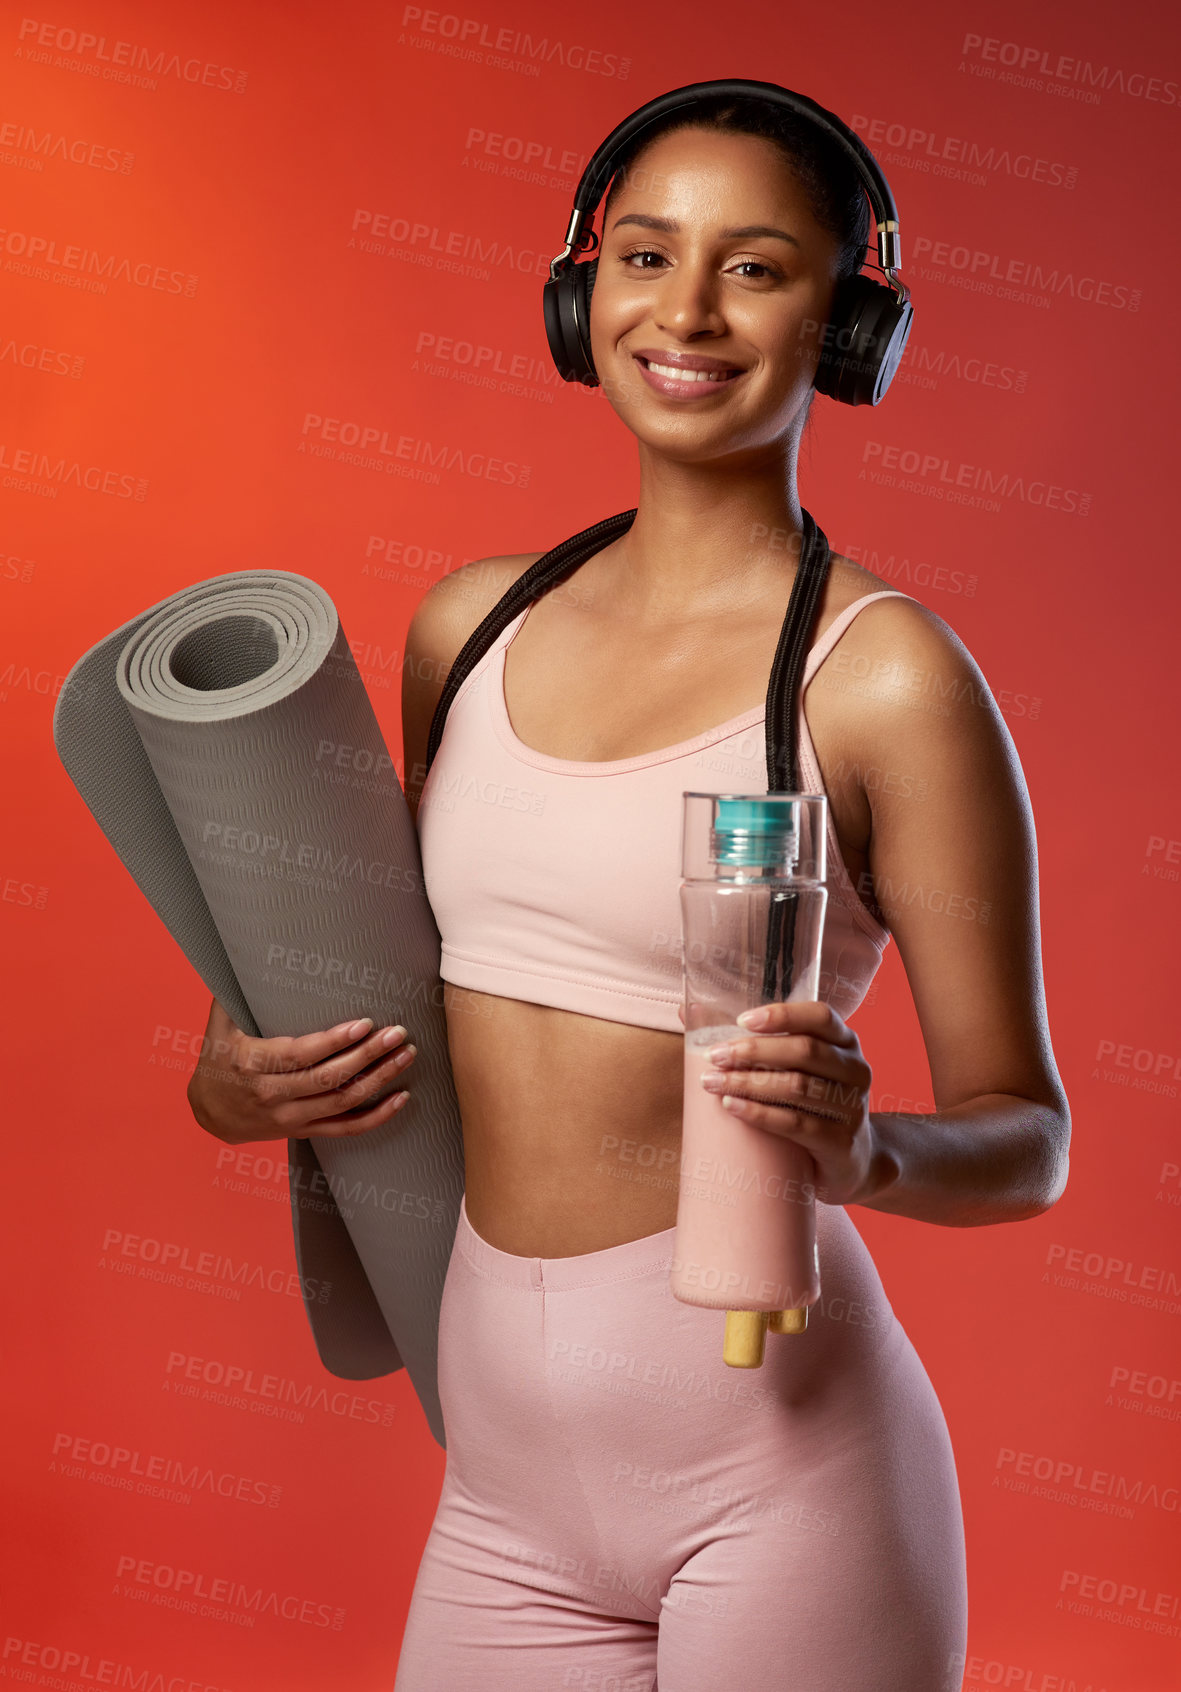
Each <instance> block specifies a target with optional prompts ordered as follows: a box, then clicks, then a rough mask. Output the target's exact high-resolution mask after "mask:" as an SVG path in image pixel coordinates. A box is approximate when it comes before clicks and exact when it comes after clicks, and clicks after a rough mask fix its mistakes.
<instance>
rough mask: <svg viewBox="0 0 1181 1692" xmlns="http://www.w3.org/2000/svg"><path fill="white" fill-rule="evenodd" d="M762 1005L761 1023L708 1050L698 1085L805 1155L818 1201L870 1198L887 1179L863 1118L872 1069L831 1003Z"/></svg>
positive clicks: (851, 1201) (879, 1152)
mask: <svg viewBox="0 0 1181 1692" xmlns="http://www.w3.org/2000/svg"><path fill="white" fill-rule="evenodd" d="M762 1008H763V1009H765V1010H766V1012H767V1020H766V1022H765V1023H764V1025H763V1026H762V1027H761V1028H760V1029H758V1030H757V1032H756V1031H754V1030H752V1031H751V1033H750V1034H749V1035H747V1036H746V1037H745V1038H744V1039H741V1040H739V1039H734V1040H731V1041H728V1042H727V1043H726V1044H725V1045H724V1046H715V1047H711V1048H710V1052H709V1057H710V1061H711V1063H713V1064H714V1066H715V1067H714V1068H713V1069H710V1070H706V1072H705V1075H704V1077H703V1081H702V1085H703V1086H704V1087H705V1088H706V1090H707V1091H709V1092H713V1093H718V1094H726V1095H729V1096H730V1098H731V1100H732V1101H733V1102H732V1103H731V1104H730V1105H728V1106H727V1107H726V1108H727V1109H729V1110H731V1111H732V1112H733V1114H734V1115H735V1116H736V1117H738V1118H739V1119H740V1120H741V1121H743V1122H749V1123H751V1124H752V1125H753V1126H754V1127H757V1128H765V1129H766V1131H767V1132H768V1133H769V1134H780V1135H782V1136H783V1137H784V1138H785V1139H789V1140H794V1141H795V1142H796V1144H797V1145H800V1146H803V1147H804V1148H805V1150H806V1151H808V1152H810V1153H811V1155H812V1158H813V1161H814V1162H815V1164H816V1170H817V1181H816V1196H817V1198H818V1199H820V1200H822V1202H823V1203H825V1204H858V1203H860V1202H862V1201H864V1200H865V1199H867V1198H871V1197H872V1196H873V1195H874V1194H875V1193H876V1192H878V1191H880V1189H881V1188H882V1187H883V1186H884V1185H886V1184H887V1183H888V1180H889V1175H888V1173H887V1171H886V1170H885V1169H884V1168H883V1167H882V1165H883V1163H884V1162H885V1158H884V1155H883V1152H882V1148H881V1147H880V1145H879V1142H878V1139H877V1136H876V1134H875V1132H874V1127H873V1123H872V1122H871V1120H870V1115H869V1089H870V1084H871V1082H872V1080H873V1072H872V1070H871V1069H870V1067H869V1065H868V1064H867V1063H866V1061H865V1059H864V1058H863V1057H862V1055H861V1042H860V1041H859V1040H858V1038H857V1036H856V1034H855V1033H854V1032H853V1030H852V1029H851V1028H850V1027H849V1025H848V1023H847V1022H845V1020H844V1019H843V1017H840V1016H838V1015H837V1013H836V1011H834V1010H833V1008H832V1006H831V1005H826V1004H821V1003H818V1002H815V1001H812V1000H803V999H801V1000H794V1001H792V1002H791V1003H784V1004H771V1005H766V1006H764V1007H762ZM715 1053H717V1054H719V1055H717V1056H715Z"/></svg>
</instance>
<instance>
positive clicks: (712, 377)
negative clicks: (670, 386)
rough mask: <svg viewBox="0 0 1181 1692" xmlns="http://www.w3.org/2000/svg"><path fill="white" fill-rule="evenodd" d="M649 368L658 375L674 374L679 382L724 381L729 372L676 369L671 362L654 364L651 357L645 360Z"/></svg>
mask: <svg viewBox="0 0 1181 1692" xmlns="http://www.w3.org/2000/svg"><path fill="white" fill-rule="evenodd" d="M645 362H646V363H647V365H648V369H649V370H655V371H656V373H657V375H659V376H674V377H676V379H677V380H678V381H679V382H724V381H726V380H728V378H729V376H730V374H731V372H729V371H725V370H718V371H709V370H678V369H677V368H676V367H675V366H673V365H671V364H654V363H653V362H652V360H651V359H647V360H646V361H645Z"/></svg>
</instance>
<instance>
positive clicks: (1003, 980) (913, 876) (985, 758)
mask: <svg viewBox="0 0 1181 1692" xmlns="http://www.w3.org/2000/svg"><path fill="white" fill-rule="evenodd" d="M872 615H873V616H875V617H876V618H877V619H878V624H877V627H876V630H875V632H874V647H875V651H876V652H877V653H878V654H879V655H880V654H882V653H883V652H886V653H888V654H889V657H890V665H889V667H888V668H886V669H885V673H884V675H883V674H882V673H881V671H879V676H878V678H876V679H875V689H874V700H873V705H872V706H871V707H870V708H869V709H864V702H862V705H863V708H862V709H861V710H860V711H858V713H857V739H858V742H859V744H860V746H861V747H863V748H864V752H865V766H864V767H866V768H869V767H873V766H877V767H878V768H879V769H881V770H885V771H892V772H893V773H894V778H895V779H894V780H892V781H891V780H883V781H881V782H880V783H878V784H877V785H876V790H875V791H873V792H868V793H867V799H868V801H869V804H870V807H871V811H872V819H873V820H872V829H871V836H870V845H869V865H870V873H871V875H872V882H873V886H872V891H873V897H874V899H875V900H876V902H877V905H878V908H879V909H880V911H881V913H882V920H883V921H884V922H885V923H886V925H887V927H888V928H889V929H890V931H891V933H892V934H893V936H894V940H895V943H896V944H897V946H898V951H899V954H900V956H901V958H902V962H903V964H904V966H905V968H906V974H907V979H908V981H909V983H910V988H911V992H912V994H913V997H914V1003H915V1009H916V1011H917V1013H918V1017H919V1022H920V1025H921V1027H922V1031H923V1037H924V1042H925V1044H926V1049H927V1056H928V1060H929V1063H930V1069H931V1083H932V1087H933V1096H934V1100H935V1105H936V1109H945V1108H948V1107H950V1106H952V1105H956V1104H960V1103H962V1102H963V1101H964V1100H966V1099H969V1098H974V1097H979V1096H980V1095H982V1094H987V1093H1009V1094H1013V1095H1015V1096H1017V1097H1022V1098H1029V1099H1034V1100H1037V1101H1039V1102H1044V1103H1049V1104H1053V1105H1055V1106H1057V1107H1063V1108H1065V1106H1066V1097H1065V1093H1064V1091H1063V1088H1062V1082H1061V1080H1060V1078H1059V1075H1058V1070H1057V1066H1056V1064H1055V1061H1054V1054H1053V1049H1052V1046H1051V1043H1050V1033H1049V1027H1048V1022H1047V1017H1046V1005H1045V996H1044V990H1043V984H1042V967H1041V935H1040V918H1039V909H1038V864H1037V839H1036V834H1035V830H1034V821H1033V813H1032V810H1031V807H1030V803H1029V794H1028V791H1027V789H1026V785H1025V777H1024V774H1023V772H1022V769H1021V763H1020V760H1019V758H1018V756H1017V750H1016V748H1015V746H1014V745H1013V741H1012V738H1011V736H1010V734H1009V730H1008V728H1007V726H1006V724H1005V721H1004V719H1003V717H1002V716H1001V713H1000V710H999V709H998V707H997V705H996V702H995V700H994V699H993V697H992V694H991V692H990V690H989V688H988V684H987V683H986V682H985V680H984V677H983V675H982V674H981V672H980V669H979V667H978V666H977V664H976V662H975V660H974V659H973V658H972V656H971V654H970V653H969V652H968V651H967V649H966V647H965V646H964V645H963V643H962V642H961V641H960V640H959V639H958V637H957V636H956V635H955V634H954V633H953V631H952V630H951V629H950V628H948V626H947V624H946V623H944V622H943V620H942V619H941V618H940V617H937V616H936V615H935V614H934V613H933V612H931V611H928V610H927V609H926V608H925V607H923V606H921V605H919V604H918V603H917V602H915V601H908V600H898V599H894V600H883V601H882V602H881V604H880V606H879V607H876V608H873V609H872Z"/></svg>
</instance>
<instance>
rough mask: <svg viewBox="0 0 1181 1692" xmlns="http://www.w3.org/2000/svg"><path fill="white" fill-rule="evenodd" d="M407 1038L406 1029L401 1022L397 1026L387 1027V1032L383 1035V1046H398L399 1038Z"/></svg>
mask: <svg viewBox="0 0 1181 1692" xmlns="http://www.w3.org/2000/svg"><path fill="white" fill-rule="evenodd" d="M405 1038H406V1030H405V1029H404V1028H403V1027H402V1025H401V1023H399V1024H398V1026H397V1027H396V1028H387V1029H386V1031H385V1033H384V1034H383V1035H382V1037H381V1043H382V1045H383V1046H396V1045H397V1043H398V1041H399V1040H404V1039H405Z"/></svg>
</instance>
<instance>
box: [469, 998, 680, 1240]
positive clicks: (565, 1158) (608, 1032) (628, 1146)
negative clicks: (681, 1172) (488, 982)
mask: <svg viewBox="0 0 1181 1692" xmlns="http://www.w3.org/2000/svg"><path fill="white" fill-rule="evenodd" d="M444 1003H445V1005H446V1012H447V1037H448V1043H449V1046H450V1051H451V1066H452V1071H453V1073H454V1076H455V1089H456V1096H457V1098H458V1100H459V1108H460V1114H461V1117H462V1120H463V1139H464V1154H465V1159H466V1196H465V1204H466V1207H467V1212H468V1218H469V1220H470V1222H471V1224H472V1227H473V1228H474V1229H475V1230H476V1232H477V1234H479V1235H481V1236H482V1238H484V1239H485V1240H487V1241H488V1243H489V1244H490V1245H494V1246H497V1247H498V1248H499V1249H500V1250H501V1251H508V1252H512V1253H514V1254H515V1255H516V1256H519V1257H573V1256H576V1255H578V1254H580V1253H582V1252H588V1251H601V1250H602V1249H603V1248H604V1247H606V1246H612V1245H621V1244H623V1243H624V1242H625V1241H626V1240H637V1239H641V1238H642V1237H643V1236H644V1235H646V1234H655V1233H659V1232H660V1230H661V1229H663V1228H671V1227H672V1226H673V1224H674V1223H675V1222H676V1219H677V1169H678V1164H679V1161H680V1145H681V1111H682V1099H683V1086H684V1083H683V1079H682V1070H683V1037H682V1036H681V1034H679V1033H670V1032H667V1031H665V1030H664V1029H658V1028H637V1027H633V1026H632V1025H631V1024H629V1023H623V1022H609V1021H606V1020H604V1019H601V1018H599V1017H593V1016H584V1015H582V1014H581V1013H575V1012H573V1011H565V1010H556V1009H554V1008H553V1007H552V1006H549V1005H535V1004H528V1003H526V1002H524V1001H523V1000H520V999H507V998H502V997H500V996H498V995H496V994H491V993H476V992H472V991H470V990H469V989H468V988H466V987H457V986H454V985H453V984H452V983H450V982H446V983H444Z"/></svg>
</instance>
